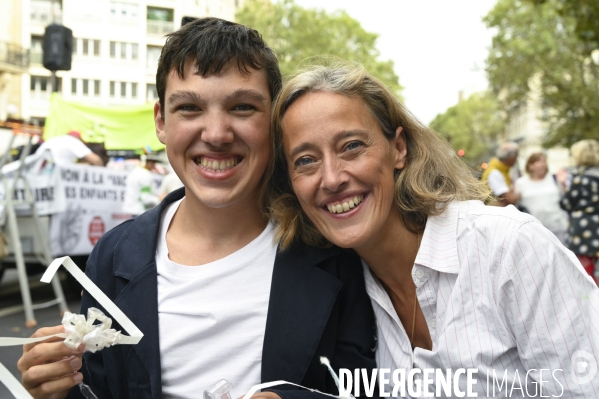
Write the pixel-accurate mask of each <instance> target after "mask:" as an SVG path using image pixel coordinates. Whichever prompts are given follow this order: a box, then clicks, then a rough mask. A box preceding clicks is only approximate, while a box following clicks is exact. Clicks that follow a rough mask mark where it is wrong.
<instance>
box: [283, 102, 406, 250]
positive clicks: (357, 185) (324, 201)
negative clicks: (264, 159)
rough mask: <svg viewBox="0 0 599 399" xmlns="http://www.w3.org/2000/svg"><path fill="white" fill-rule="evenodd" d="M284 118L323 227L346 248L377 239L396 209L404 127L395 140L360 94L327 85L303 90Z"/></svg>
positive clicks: (299, 174) (309, 201) (299, 183)
mask: <svg viewBox="0 0 599 399" xmlns="http://www.w3.org/2000/svg"><path fill="white" fill-rule="evenodd" d="M281 125H282V130H283V147H284V151H285V156H286V158H287V164H288V167H289V175H290V179H291V184H292V187H293V190H294V192H295V194H296V196H297V198H298V200H299V202H300V204H301V206H302V209H303V210H304V212H306V214H307V216H308V217H309V218H310V220H311V221H312V222H313V223H314V225H315V226H316V228H317V229H318V230H319V231H320V232H321V233H322V234H323V235H324V236H325V237H326V238H327V239H328V240H329V241H331V242H332V243H333V244H335V245H338V246H340V247H344V248H356V249H358V248H359V247H361V246H363V245H368V244H369V243H373V242H376V241H373V240H377V239H378V238H379V237H381V234H384V231H385V230H386V229H385V227H387V226H388V224H389V221H390V219H392V218H390V213H391V212H392V210H393V209H395V207H394V206H393V201H394V186H395V182H394V174H395V170H396V169H401V168H403V167H404V164H405V156H406V143H405V137H404V134H403V132H402V128H401V127H399V128H398V129H397V131H396V137H395V138H394V139H392V140H389V139H387V138H386V137H385V136H384V135H383V131H382V129H381V127H380V125H379V123H378V122H377V120H376V119H375V118H374V116H373V115H372V113H371V112H370V110H369V109H368V107H367V106H366V104H365V103H364V101H362V100H361V99H360V98H358V97H348V96H344V95H341V94H337V93H331V92H323V91H317V92H308V93H305V94H303V95H302V96H301V97H299V98H298V99H297V100H296V101H295V102H293V103H292V104H291V106H290V107H289V108H288V109H287V111H286V112H285V115H284V116H283V119H282V124H281Z"/></svg>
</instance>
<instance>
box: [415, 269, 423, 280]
mask: <svg viewBox="0 0 599 399" xmlns="http://www.w3.org/2000/svg"><path fill="white" fill-rule="evenodd" d="M422 277H424V272H423V271H422V270H420V269H418V270H416V278H422Z"/></svg>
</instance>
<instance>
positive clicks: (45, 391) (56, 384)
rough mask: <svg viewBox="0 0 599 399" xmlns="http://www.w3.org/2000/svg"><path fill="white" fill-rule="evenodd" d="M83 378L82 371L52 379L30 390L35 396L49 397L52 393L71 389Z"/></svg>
mask: <svg viewBox="0 0 599 399" xmlns="http://www.w3.org/2000/svg"><path fill="white" fill-rule="evenodd" d="M82 380H83V375H82V374H81V373H74V374H71V375H67V376H64V377H62V378H58V379H55V380H52V381H46V382H44V383H43V384H41V385H39V386H37V387H35V388H32V389H28V390H29V393H30V394H31V396H33V397H34V398H44V399H45V398H48V399H49V398H51V397H52V395H55V394H57V393H60V392H64V391H67V390H69V389H71V388H72V387H74V386H75V385H77V384H79V383H80V382H81V381H82ZM65 393H66V392H65Z"/></svg>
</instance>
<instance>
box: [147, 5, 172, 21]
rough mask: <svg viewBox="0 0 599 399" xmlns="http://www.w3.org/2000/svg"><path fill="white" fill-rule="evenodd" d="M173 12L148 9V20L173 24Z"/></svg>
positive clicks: (165, 9) (153, 8) (163, 9)
mask: <svg viewBox="0 0 599 399" xmlns="http://www.w3.org/2000/svg"><path fill="white" fill-rule="evenodd" d="M173 16H174V12H173V10H171V9H167V8H155V7H148V19H149V20H151V21H164V22H173V21H174V19H173Z"/></svg>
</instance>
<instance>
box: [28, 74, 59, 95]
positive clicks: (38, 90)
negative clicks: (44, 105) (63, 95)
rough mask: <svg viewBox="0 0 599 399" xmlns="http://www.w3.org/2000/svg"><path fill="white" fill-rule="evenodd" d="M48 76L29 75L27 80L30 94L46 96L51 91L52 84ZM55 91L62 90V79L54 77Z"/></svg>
mask: <svg viewBox="0 0 599 399" xmlns="http://www.w3.org/2000/svg"><path fill="white" fill-rule="evenodd" d="M50 80H51V77H49V76H31V79H30V81H29V89H30V90H31V95H32V96H33V97H35V98H47V97H48V95H49V94H50V93H52V84H51V82H50ZM56 89H57V90H56V91H57V92H59V93H60V92H62V79H61V78H59V77H57V78H56Z"/></svg>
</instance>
